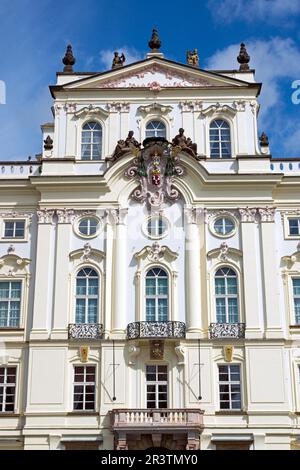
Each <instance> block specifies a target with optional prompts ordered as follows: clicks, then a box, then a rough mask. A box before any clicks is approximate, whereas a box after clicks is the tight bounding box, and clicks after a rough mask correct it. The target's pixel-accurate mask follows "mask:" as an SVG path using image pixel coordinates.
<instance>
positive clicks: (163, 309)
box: [158, 299, 168, 321]
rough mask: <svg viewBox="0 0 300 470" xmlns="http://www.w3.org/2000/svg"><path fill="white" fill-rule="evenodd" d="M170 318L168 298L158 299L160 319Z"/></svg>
mask: <svg viewBox="0 0 300 470" xmlns="http://www.w3.org/2000/svg"><path fill="white" fill-rule="evenodd" d="M167 320H168V299H158V321H167Z"/></svg>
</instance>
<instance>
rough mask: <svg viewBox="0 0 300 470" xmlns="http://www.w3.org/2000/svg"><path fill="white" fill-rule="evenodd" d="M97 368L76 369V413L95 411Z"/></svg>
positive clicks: (78, 367)
mask: <svg viewBox="0 0 300 470" xmlns="http://www.w3.org/2000/svg"><path fill="white" fill-rule="evenodd" d="M95 385H96V367H95V366H75V367H74V394H73V397H74V398H73V403H74V406H73V408H74V410H75V411H80V410H83V411H94V410H95Z"/></svg>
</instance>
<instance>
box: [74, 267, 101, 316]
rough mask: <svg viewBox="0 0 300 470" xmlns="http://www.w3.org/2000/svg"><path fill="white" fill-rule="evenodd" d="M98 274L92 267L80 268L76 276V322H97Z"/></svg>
mask: <svg viewBox="0 0 300 470" xmlns="http://www.w3.org/2000/svg"><path fill="white" fill-rule="evenodd" d="M98 304H99V276H98V274H97V273H96V271H95V270H94V269H92V268H83V269H81V270H80V271H79V272H78V274H77V277H76V312H75V313H76V314H75V322H76V323H97V322H98Z"/></svg>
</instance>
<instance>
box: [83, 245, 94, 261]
mask: <svg viewBox="0 0 300 470" xmlns="http://www.w3.org/2000/svg"><path fill="white" fill-rule="evenodd" d="M91 251H92V247H91V245H90V244H89V243H88V242H87V243H85V245H84V246H83V255H82V257H81V259H82V261H89V260H90V255H91Z"/></svg>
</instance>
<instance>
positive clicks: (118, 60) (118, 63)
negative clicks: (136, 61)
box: [111, 52, 126, 69]
mask: <svg viewBox="0 0 300 470" xmlns="http://www.w3.org/2000/svg"><path fill="white" fill-rule="evenodd" d="M125 61H126V57H125V55H124V54H123V52H122V54H121V55H119V53H118V52H114V58H113V63H112V67H111V68H112V69H118V68H120V67H123V65H124V62H125Z"/></svg>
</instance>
